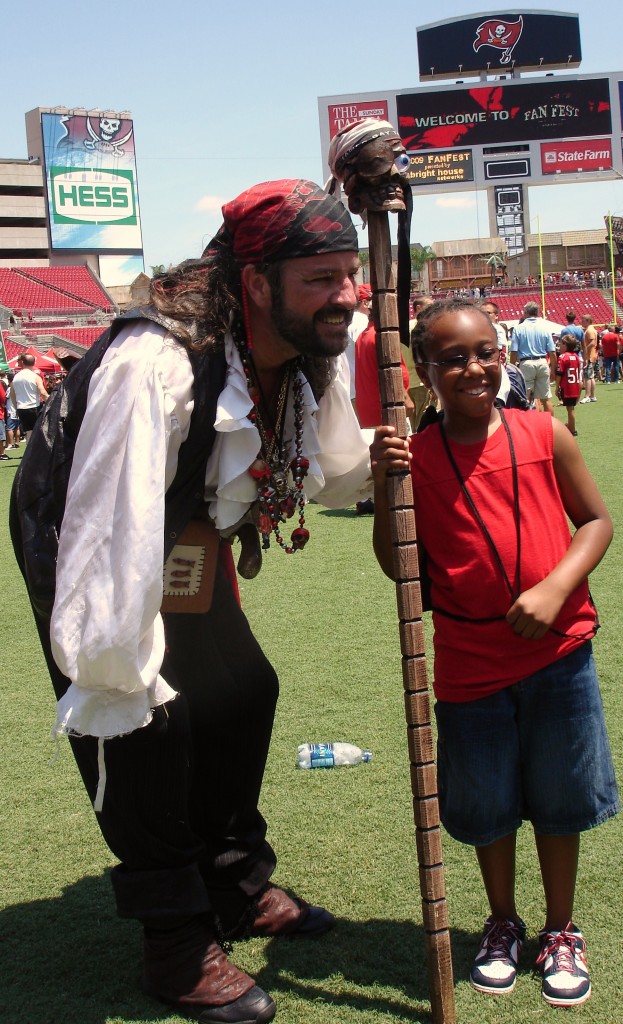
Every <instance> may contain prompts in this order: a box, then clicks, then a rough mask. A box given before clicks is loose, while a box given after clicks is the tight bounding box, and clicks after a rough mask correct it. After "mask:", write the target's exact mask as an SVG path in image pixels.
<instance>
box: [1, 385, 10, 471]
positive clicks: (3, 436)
mask: <svg viewBox="0 0 623 1024" xmlns="http://www.w3.org/2000/svg"><path fill="white" fill-rule="evenodd" d="M7 386H8V381H7V379H6V373H1V374H0V460H1V461H2V462H8V461H9V456H8V455H7V454H6V452H5V448H6V400H7Z"/></svg>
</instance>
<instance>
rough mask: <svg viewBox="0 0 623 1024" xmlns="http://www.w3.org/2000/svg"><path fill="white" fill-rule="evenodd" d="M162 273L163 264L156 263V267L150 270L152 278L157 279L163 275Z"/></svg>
mask: <svg viewBox="0 0 623 1024" xmlns="http://www.w3.org/2000/svg"><path fill="white" fill-rule="evenodd" d="M164 271H165V267H164V263H156V265H155V266H153V267H152V268H151V276H152V277H159V276H160V274H164Z"/></svg>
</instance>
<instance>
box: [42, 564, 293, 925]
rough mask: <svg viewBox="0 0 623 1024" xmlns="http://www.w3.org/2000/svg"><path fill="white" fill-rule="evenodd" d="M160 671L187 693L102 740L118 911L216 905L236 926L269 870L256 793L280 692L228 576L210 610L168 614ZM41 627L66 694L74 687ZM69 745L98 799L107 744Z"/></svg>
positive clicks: (221, 579) (180, 910)
mask: <svg viewBox="0 0 623 1024" xmlns="http://www.w3.org/2000/svg"><path fill="white" fill-rule="evenodd" d="M164 619H165V636H166V644H167V653H166V656H165V660H164V664H163V666H162V675H163V676H164V678H165V679H166V680H167V682H169V683H170V685H171V686H172V687H173V688H174V689H175V690H177V691H178V694H179V696H178V697H176V699H175V700H173V701H170V702H169V703H167V704H165V705H162V706H161V707H159V708H157V709H156V711H155V713H154V718H153V720H152V722H151V723H150V724H149V725H148V726H146V727H145V728H142V729H137V730H135V731H134V732H132V733H130V734H129V735H127V736H120V737H117V738H115V739H111V740H106V741H105V742H104V744H103V751H104V759H105V765H106V783H105V790H104V800H103V806H102V810H101V812H99V813H98V815H97V817H98V822H99V826H100V828H101V831H102V834H103V836H104V839H105V840H106V842H107V844H108V846H109V847H110V849H111V850H112V852H113V853H114V854H115V856H116V857H118V858H119V860H120V861H121V864H120V865H119V866H118V867H117V868H115V869H113V875H112V880H113V886H114V889H115V894H116V897H117V906H118V910H119V913H120V914H121V915H122V916H124V917H135V918H138V919H139V920H150V921H155V920H156V919H166V918H168V917H173V916H178V915H180V914H188V913H191V914H192V913H200V912H204V911H207V910H209V909H214V910H216V912H217V913H218V915H219V917H220V918H221V920H222V922H223V925H224V927H226V928H227V927H231V926H233V925H234V924H235V923H236V922H237V921H238V919H239V918H240V917H241V915H242V914H243V913H244V908H245V906H246V905H247V903H248V900H249V897H251V896H253V895H254V894H255V893H256V892H257V891H258V890H259V889H260V888H261V887H262V886H263V885H264V884H265V882H266V881H267V879H268V878H269V877H270V875H271V874H272V872H273V870H274V868H275V864H276V859H275V855H274V853H273V851H272V849H271V848H270V846H269V845H268V843H267V842H266V839H265V836H266V823H265V822H264V819H263V818H262V816H261V815H260V813H259V811H258V806H257V805H258V798H259V793H260V788H261V785H262V778H263V774H264V767H265V764H266V757H267V754H268V747H269V743H270V736H271V732H272V724H273V717H274V711H275V705H276V702H277V695H278V683H277V677H276V674H275V672H274V669H273V668H272V666H271V665H270V663H269V662H268V660H267V659H266V657H265V655H264V654H263V652H262V650H261V648H260V646H259V644H258V643H257V641H256V640H255V638H254V636H253V634H252V633H251V629H250V627H249V624H248V622H247V619H246V617H245V616H244V614H243V612H242V610H241V609H240V607H239V605H238V602H237V600H236V598H235V596H234V593H233V591H232V588H231V584H230V583H229V582H228V580H227V579H226V577H225V575H224V574H223V573H222V572H221V571H220V569H219V570H218V571H217V577H216V582H215V587H214V597H213V602H212V608H211V609H210V611H209V612H208V613H207V614H206V615H189V614H183V615H166V616H165V617H164ZM38 625H39V627H40V635H41V639H42V643H43V646H44V652H45V654H46V657H47V659H48V665H49V667H50V673H51V675H52V679H53V682H54V687H55V690H56V695H57V698H59V697H60V696H61V695H62V694H63V693H64V692H65V690H66V689H67V686H68V680H67V679H66V678H65V677H64V676H63V675H62V674H61V673H60V671H59V669H58V667H57V666H56V664H55V662H54V661H53V659H52V657H51V652H50V645H49V633H48V630H47V627H45V625H44V626H43V628H41V627H42V624H41V623H38ZM70 743H71V746H72V749H73V752H74V756H75V758H76V761H77V763H78V767H79V769H80V772H81V775H82V778H83V781H84V783H85V785H86V788H87V791H88V793H89V796H90V798H91V801H93V800H94V798H95V793H96V790H97V785H98V778H99V769H98V740H97V739H96V738H94V737H83V738H71V739H70Z"/></svg>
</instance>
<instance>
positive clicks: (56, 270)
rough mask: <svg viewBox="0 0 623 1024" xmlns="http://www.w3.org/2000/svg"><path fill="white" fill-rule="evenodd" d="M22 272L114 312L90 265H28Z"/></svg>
mask: <svg viewBox="0 0 623 1024" xmlns="http://www.w3.org/2000/svg"><path fill="white" fill-rule="evenodd" d="M20 273H21V274H23V275H24V276H26V277H29V278H31V280H33V281H38V282H39V283H40V284H43V285H46V287H49V288H54V289H57V290H58V291H60V292H62V294H63V295H67V296H70V297H71V298H74V299H78V300H80V301H81V302H88V303H90V304H91V305H92V306H93V307H95V308H96V309H102V310H104V312H106V313H110V312H113V306H112V304H111V301H110V297H109V296H108V295H107V294H106V292H105V291H103V289H102V288H101V287H100V286H99V285H98V283H97V281H96V280H95V278H94V277H93V275H92V274H91V272H90V271H89V269H88V267H28V269H27V270H26V269H22V270H20Z"/></svg>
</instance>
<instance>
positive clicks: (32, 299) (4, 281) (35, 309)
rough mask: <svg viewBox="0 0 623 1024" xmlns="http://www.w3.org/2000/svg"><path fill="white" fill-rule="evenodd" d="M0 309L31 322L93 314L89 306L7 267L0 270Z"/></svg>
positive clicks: (91, 307) (90, 305)
mask: <svg viewBox="0 0 623 1024" xmlns="http://www.w3.org/2000/svg"><path fill="white" fill-rule="evenodd" d="M0 305H1V306H4V307H5V308H6V309H10V310H12V312H13V313H14V314H15V315H16V316H21V317H26V318H28V317H30V318H31V319H32V317H33V316H35V315H40V316H42V315H45V316H51V315H52V314H55V315H57V316H67V314H68V313H70V314H73V315H74V316H75V315H77V314H87V313H92V312H93V305H92V304H90V303H86V302H83V301H80V300H79V299H74V298H72V297H71V296H69V295H66V294H65V293H64V292H59V291H58V290H57V289H53V288H48V287H46V286H45V285H43V284H40V283H39V282H37V281H32V280H30V278H28V277H25V276H24V275H23V274H22V273H20V272H19V271H18V270H13V269H11V268H7V267H0Z"/></svg>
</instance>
